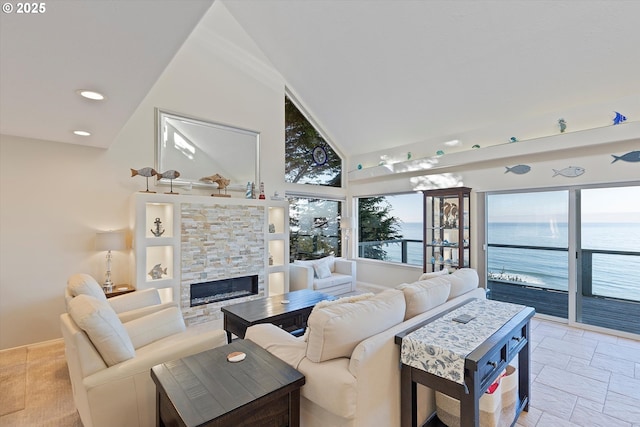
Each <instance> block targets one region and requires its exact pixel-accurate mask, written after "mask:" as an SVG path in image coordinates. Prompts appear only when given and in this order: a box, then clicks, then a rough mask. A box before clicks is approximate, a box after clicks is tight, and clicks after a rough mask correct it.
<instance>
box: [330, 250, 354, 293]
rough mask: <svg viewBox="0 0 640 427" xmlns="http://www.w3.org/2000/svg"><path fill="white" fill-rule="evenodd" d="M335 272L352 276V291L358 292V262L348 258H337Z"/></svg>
mask: <svg viewBox="0 0 640 427" xmlns="http://www.w3.org/2000/svg"><path fill="white" fill-rule="evenodd" d="M335 272H336V273H340V274H346V275H347V276H351V290H352V291H355V290H356V262H355V261H353V260H350V259H346V258H336V262H335Z"/></svg>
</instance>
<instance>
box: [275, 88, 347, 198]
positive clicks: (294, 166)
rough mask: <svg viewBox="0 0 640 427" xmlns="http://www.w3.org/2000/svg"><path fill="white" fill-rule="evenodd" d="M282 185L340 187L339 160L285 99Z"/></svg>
mask: <svg viewBox="0 0 640 427" xmlns="http://www.w3.org/2000/svg"><path fill="white" fill-rule="evenodd" d="M284 105H285V181H286V182H291V183H294V184H317V185H325V186H328V187H341V186H342V159H341V158H340V156H338V154H337V153H336V152H335V151H333V149H332V148H331V147H330V146H329V144H328V143H327V142H326V141H325V139H324V138H323V137H322V136H321V135H320V133H319V132H318V131H317V129H316V128H315V127H313V125H312V124H311V123H309V121H308V120H307V118H306V117H305V116H304V115H303V114H302V113H301V112H300V110H299V109H298V108H297V107H296V106H295V105H294V104H293V102H291V100H290V99H289V98H288V97H285V103H284Z"/></svg>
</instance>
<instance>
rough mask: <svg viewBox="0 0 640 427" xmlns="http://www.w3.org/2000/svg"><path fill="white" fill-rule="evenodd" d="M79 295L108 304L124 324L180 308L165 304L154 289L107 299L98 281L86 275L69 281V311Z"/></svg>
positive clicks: (67, 303)
mask: <svg viewBox="0 0 640 427" xmlns="http://www.w3.org/2000/svg"><path fill="white" fill-rule="evenodd" d="M78 295H90V296H92V297H94V298H96V299H98V300H100V301H106V302H108V303H109V305H110V306H111V308H113V310H114V311H115V312H116V314H117V315H118V318H119V319H120V321H122V322H128V321H130V320H133V319H137V318H139V317H142V316H146V315H147V314H151V313H155V312H156V311H160V310H164V309H165V308H169V307H177V306H178V305H177V304H176V303H175V302H165V303H163V302H162V300H161V299H160V293H159V292H158V290H157V289H153V288H152V289H145V290H141V291H134V292H131V293H128V294H124V295H118V296H117V297H113V298H109V299H107V297H106V296H105V294H104V292H103V290H102V288H101V287H100V285H99V284H98V282H97V281H96V279H94V278H93V277H92V276H90V275H88V274H84V273H78V274H74V275H72V276H71V277H69V279H68V280H67V287H66V288H65V304H66V306H67V311H68V310H69V302H70V301H71V300H72V299H73V298H75V297H77V296H78Z"/></svg>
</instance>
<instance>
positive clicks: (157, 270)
mask: <svg viewBox="0 0 640 427" xmlns="http://www.w3.org/2000/svg"><path fill="white" fill-rule="evenodd" d="M166 274H167V268H166V267H165V268H162V267H161V265H160V264H156V265H154V266H153V268H152V269H151V271H150V272H149V276H151V278H152V279H153V280H158V279H162V276H163V275H166Z"/></svg>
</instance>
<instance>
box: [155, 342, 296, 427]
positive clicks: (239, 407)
mask: <svg viewBox="0 0 640 427" xmlns="http://www.w3.org/2000/svg"><path fill="white" fill-rule="evenodd" d="M235 351H241V352H243V353H246V355H247V357H246V359H245V360H243V361H242V362H237V363H231V362H229V361H227V355H228V354H229V353H232V352H235ZM151 378H152V379H153V381H154V382H155V384H156V390H157V402H156V405H157V422H156V424H157V425H158V426H160V427H169V426H172V427H173V426H176V427H177V426H180V427H195V426H208V427H213V426H216V427H223V426H225V427H228V426H234V427H249V426H289V427H298V426H299V425H300V387H302V386H303V385H304V383H305V378H304V375H302V374H301V373H300V372H298V371H296V370H295V369H293V368H292V367H291V366H289V365H287V364H286V363H285V362H283V361H282V360H280V359H278V358H277V357H275V356H273V355H272V354H271V353H269V352H268V351H266V350H264V349H263V348H261V347H260V346H258V345H257V344H255V343H253V342H251V341H249V340H235V341H234V342H233V343H231V344H227V345H224V346H221V347H217V348H214V349H212V350H207V351H204V352H202V353H198V354H194V355H192V356H187V357H184V358H182V359H178V360H174V361H171V362H166V363H163V364H161V365H156V366H154V367H153V368H151Z"/></svg>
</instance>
